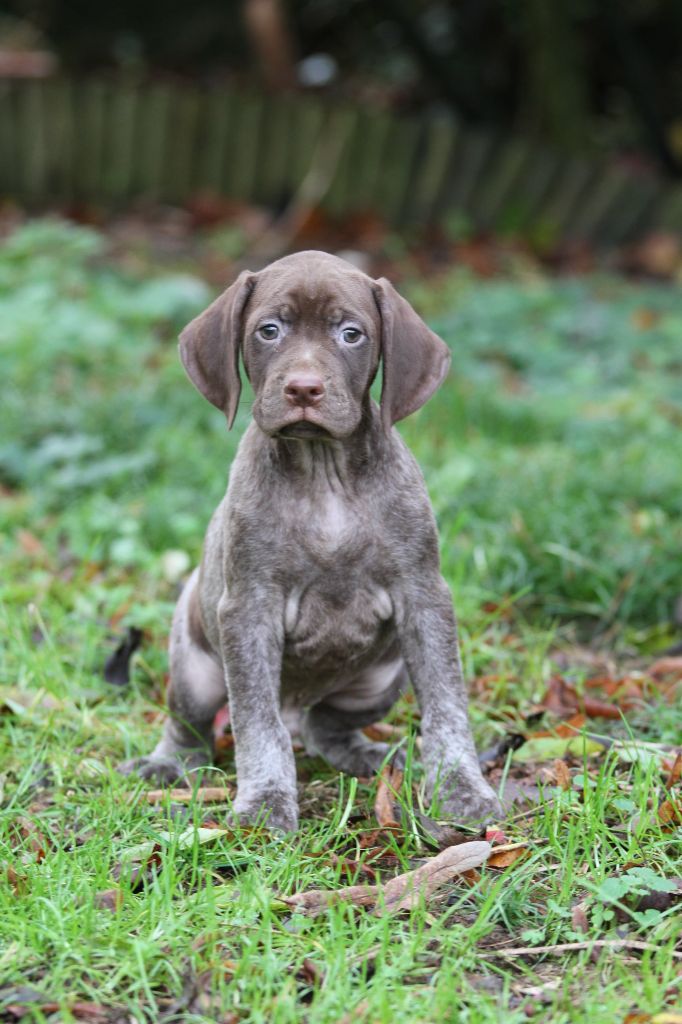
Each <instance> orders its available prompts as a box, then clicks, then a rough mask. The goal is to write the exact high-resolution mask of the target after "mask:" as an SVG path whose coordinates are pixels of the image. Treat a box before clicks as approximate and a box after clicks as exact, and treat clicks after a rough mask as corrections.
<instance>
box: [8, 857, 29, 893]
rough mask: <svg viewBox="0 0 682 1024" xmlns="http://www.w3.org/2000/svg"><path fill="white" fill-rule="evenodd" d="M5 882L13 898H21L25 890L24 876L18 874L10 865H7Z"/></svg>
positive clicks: (25, 880) (25, 879)
mask: <svg viewBox="0 0 682 1024" xmlns="http://www.w3.org/2000/svg"><path fill="white" fill-rule="evenodd" d="M7 881H8V883H9V885H10V888H11V889H12V891H13V892H14V895H15V896H21V894H22V893H23V892H24V891H25V889H26V882H27V878H26V875H20V874H18V873H17V872H16V871H15V870H14V868H13V867H12V865H11V864H8V865H7Z"/></svg>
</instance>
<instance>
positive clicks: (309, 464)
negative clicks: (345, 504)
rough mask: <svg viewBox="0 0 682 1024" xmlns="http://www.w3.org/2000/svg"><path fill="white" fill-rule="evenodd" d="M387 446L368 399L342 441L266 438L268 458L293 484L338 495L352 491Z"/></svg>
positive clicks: (375, 409) (379, 423)
mask: <svg viewBox="0 0 682 1024" xmlns="http://www.w3.org/2000/svg"><path fill="white" fill-rule="evenodd" d="M387 445H388V439H387V438H386V436H385V434H384V432H383V428H382V426H381V419H380V416H379V410H378V407H377V406H376V404H375V403H374V402H372V401H371V400H369V401H367V402H366V403H365V405H364V407H363V410H362V418H361V420H360V423H359V425H358V427H357V428H356V429H355V430H354V431H353V433H352V434H350V435H349V436H348V437H344V438H338V439H337V438H332V437H329V438H312V439H306V440H302V439H296V438H284V437H273V438H268V446H269V451H268V454H269V457H270V458H271V459H273V461H275V462H276V463H277V464H278V465H279V467H280V468H281V469H282V471H283V473H284V478H285V479H287V478H288V479H291V480H292V482H295V485H297V486H301V485H305V484H309V485H313V484H314V486H315V487H317V488H329V489H330V490H331V491H334V492H339V491H346V490H354V488H355V486H356V485H357V484H358V482H359V481H360V480H361V479H362V478H363V477H365V476H366V475H367V474H368V473H373V472H375V470H376V464H377V462H378V461H379V460H381V459H382V458H383V456H384V453H385V450H386V448H387Z"/></svg>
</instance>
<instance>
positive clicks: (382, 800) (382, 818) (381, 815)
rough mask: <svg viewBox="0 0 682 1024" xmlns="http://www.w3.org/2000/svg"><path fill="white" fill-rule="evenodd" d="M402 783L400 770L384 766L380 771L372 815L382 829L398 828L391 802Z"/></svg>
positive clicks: (398, 823) (388, 765)
mask: <svg viewBox="0 0 682 1024" xmlns="http://www.w3.org/2000/svg"><path fill="white" fill-rule="evenodd" d="M402 783H403V773H402V772H401V770H400V769H399V768H394V767H393V766H392V765H390V764H385V765H384V767H383V768H382V769H381V775H380V777H379V785H378V786H377V795H376V800H375V801H374V814H375V816H376V819H377V821H378V822H379V824H380V825H381V827H382V828H388V829H399V828H400V822H399V821H398V819H397V816H396V813H395V809H394V806H393V802H394V800H395V798H396V796H397V795H398V793H399V792H400V787H401V786H402Z"/></svg>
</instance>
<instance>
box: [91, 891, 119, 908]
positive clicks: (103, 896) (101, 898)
mask: <svg viewBox="0 0 682 1024" xmlns="http://www.w3.org/2000/svg"><path fill="white" fill-rule="evenodd" d="M94 900H95V906H96V907H100V909H102V910H111V912H112V913H115V912H116V911H117V910H119V909H120V908H121V905H122V903H123V893H122V892H121V890H120V889H103V890H102V891H101V892H96V893H95V896H94Z"/></svg>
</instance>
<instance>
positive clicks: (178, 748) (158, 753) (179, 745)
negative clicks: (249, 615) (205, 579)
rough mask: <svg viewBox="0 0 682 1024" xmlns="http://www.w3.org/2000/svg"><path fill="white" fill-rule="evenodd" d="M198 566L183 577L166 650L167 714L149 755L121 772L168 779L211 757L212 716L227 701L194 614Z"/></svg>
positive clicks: (219, 670)
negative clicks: (184, 579)
mask: <svg viewBox="0 0 682 1024" xmlns="http://www.w3.org/2000/svg"><path fill="white" fill-rule="evenodd" d="M197 579H198V571H197V570H195V571H194V572H193V573H192V575H191V576H190V578H189V580H188V581H187V583H186V585H185V588H184V590H183V592H182V594H181V595H180V599H179V601H178V604H177V606H176V609H175V614H174V616H173V626H172V629H171V637H170V645H169V654H170V684H169V687H168V711H169V716H168V718H167V719H166V723H165V725H164V730H163V735H162V737H161V739H160V740H159V742H158V743H157V745H156V747H155V748H154V750H153V751H152V752H151V754H149V755H147V756H146V757H139V758H133V759H132V760H131V761H126V762H124V763H123V764H121V765H119V771H120V772H122V773H123V774H124V775H130V774H133V773H136V774H138V775H140V776H141V777H142V778H143V779H157V780H158V781H159V782H162V783H170V782H173V781H175V780H176V779H182V778H183V777H184V776H186V774H187V773H188V772H191V771H194V770H196V769H198V768H202V767H204V766H205V765H210V764H211V763H212V760H213V735H212V727H213V719H214V718H215V716H216V713H217V712H218V711H219V710H220V708H221V707H222V706H223V705H224V704H225V703H227V687H226V685H225V675H224V671H223V666H222V663H221V661H220V659H219V658H218V657H217V655H215V654H214V653H213V652H212V651H211V649H210V647H209V646H208V643H207V642H206V639H205V636H204V634H203V628H202V626H201V621H200V618H199V616H198V614H197V607H198V606H197V604H196V603H195V602H197V601H198V591H197Z"/></svg>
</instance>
